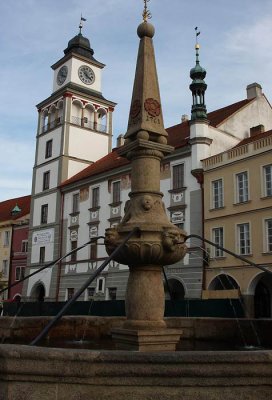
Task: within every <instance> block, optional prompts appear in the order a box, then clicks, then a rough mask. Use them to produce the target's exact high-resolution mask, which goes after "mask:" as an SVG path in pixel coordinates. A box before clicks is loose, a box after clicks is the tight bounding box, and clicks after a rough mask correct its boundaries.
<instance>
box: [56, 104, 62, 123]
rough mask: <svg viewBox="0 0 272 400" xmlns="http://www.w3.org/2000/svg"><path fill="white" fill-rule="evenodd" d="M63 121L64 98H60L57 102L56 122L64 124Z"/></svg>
mask: <svg viewBox="0 0 272 400" xmlns="http://www.w3.org/2000/svg"><path fill="white" fill-rule="evenodd" d="M62 122H63V100H59V101H58V104H57V115H56V124H57V125H59V124H62Z"/></svg>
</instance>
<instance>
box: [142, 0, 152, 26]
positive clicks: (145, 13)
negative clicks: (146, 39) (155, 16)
mask: <svg viewBox="0 0 272 400" xmlns="http://www.w3.org/2000/svg"><path fill="white" fill-rule="evenodd" d="M149 1H150V0H144V11H143V14H142V15H143V20H144V22H147V20H148V19H150V18H152V15H151V12H150V11H149V10H148V9H147V3H149Z"/></svg>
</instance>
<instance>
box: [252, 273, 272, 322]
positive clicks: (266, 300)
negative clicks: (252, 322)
mask: <svg viewBox="0 0 272 400" xmlns="http://www.w3.org/2000/svg"><path fill="white" fill-rule="evenodd" d="M254 314H255V318H270V317H271V298H270V290H269V288H268V287H267V286H266V284H265V283H264V282H263V281H262V280H260V281H259V282H258V283H257V285H256V288H255V296H254Z"/></svg>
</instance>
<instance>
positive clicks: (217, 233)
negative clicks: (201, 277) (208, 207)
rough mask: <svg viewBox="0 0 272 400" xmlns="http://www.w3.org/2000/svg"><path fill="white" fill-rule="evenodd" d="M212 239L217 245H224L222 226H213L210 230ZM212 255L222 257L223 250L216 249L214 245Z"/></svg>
mask: <svg viewBox="0 0 272 400" xmlns="http://www.w3.org/2000/svg"><path fill="white" fill-rule="evenodd" d="M212 240H213V242H214V243H215V244H217V245H218V246H221V247H223V245H224V231H223V228H222V227H220V228H213V230H212ZM213 255H214V257H224V252H223V250H221V249H218V248H217V247H214V251H213Z"/></svg>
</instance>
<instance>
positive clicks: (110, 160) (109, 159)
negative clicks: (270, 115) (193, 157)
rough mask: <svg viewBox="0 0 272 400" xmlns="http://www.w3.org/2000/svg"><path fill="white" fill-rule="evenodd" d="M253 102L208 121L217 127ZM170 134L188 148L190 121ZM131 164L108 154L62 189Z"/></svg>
mask: <svg viewBox="0 0 272 400" xmlns="http://www.w3.org/2000/svg"><path fill="white" fill-rule="evenodd" d="M252 100H253V99H251V100H247V99H245V100H242V101H239V102H237V103H234V104H231V105H229V106H227V107H223V108H220V109H218V110H215V111H212V112H210V113H208V114H207V117H208V120H209V121H210V125H212V126H214V127H216V126H218V125H219V124H220V123H222V122H223V121H225V120H226V119H227V118H228V117H230V116H231V115H233V114H234V113H235V112H237V111H239V110H240V109H241V108H243V107H244V106H245V105H247V104H248V103H250V102H251V101H252ZM166 131H167V133H168V144H169V145H171V146H173V147H175V148H176V149H177V148H179V147H183V146H186V145H187V144H188V142H189V138H190V125H189V121H184V122H182V123H180V124H177V125H174V126H171V127H169V128H167V129H166ZM126 164H129V161H128V160H127V159H125V158H123V157H120V156H118V154H117V152H116V150H113V151H112V152H111V153H109V154H107V155H106V156H105V157H103V158H101V159H100V160H98V161H96V162H95V163H93V164H91V165H90V166H89V167H87V168H85V169H84V170H83V171H81V172H79V173H78V174H76V175H74V176H72V177H71V178H70V179H68V180H66V181H65V182H63V183H62V184H61V187H63V186H66V185H69V184H70V183H74V182H77V181H80V180H82V179H85V178H89V177H91V176H94V175H97V174H99V173H102V172H107V171H110V170H112V169H115V168H118V167H121V166H123V165H126Z"/></svg>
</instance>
